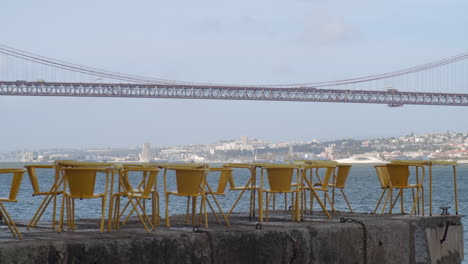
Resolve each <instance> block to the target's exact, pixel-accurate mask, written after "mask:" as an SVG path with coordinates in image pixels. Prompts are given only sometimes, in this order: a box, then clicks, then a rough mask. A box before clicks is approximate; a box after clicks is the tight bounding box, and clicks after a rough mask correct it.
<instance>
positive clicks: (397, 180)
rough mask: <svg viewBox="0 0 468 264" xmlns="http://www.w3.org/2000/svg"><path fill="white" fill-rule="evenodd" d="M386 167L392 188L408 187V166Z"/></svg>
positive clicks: (394, 165)
mask: <svg viewBox="0 0 468 264" xmlns="http://www.w3.org/2000/svg"><path fill="white" fill-rule="evenodd" d="M386 166H387V170H388V175H389V176H390V183H391V185H392V187H397V188H398V187H406V186H408V178H409V175H410V170H409V166H408V165H401V164H387V165H386Z"/></svg>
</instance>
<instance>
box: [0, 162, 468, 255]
mask: <svg viewBox="0 0 468 264" xmlns="http://www.w3.org/2000/svg"><path fill="white" fill-rule="evenodd" d="M23 165H24V164H22V163H0V168H22V167H23ZM373 166H374V164H355V165H353V167H352V168H351V171H350V174H349V177H348V181H347V186H346V189H345V191H346V194H347V196H348V198H349V200H350V202H351V206H352V207H353V210H354V211H356V212H366V213H368V212H371V211H373V209H374V207H375V204H376V202H377V199H378V198H379V196H380V194H381V189H380V185H379V182H378V179H377V176H376V173H375V169H374V167H373ZM37 172H38V177H39V184H40V187H41V190H43V191H46V190H48V188H50V186H51V184H52V181H53V178H54V176H53V175H54V173H53V171H52V170H38V171H37ZM162 175H163V174H162V173H160V174H159V175H158V189H159V193H160V194H161V197H163V193H164V189H163V177H162ZM249 175H250V173H249V172H248V170H246V169H235V171H234V178H235V181H236V184H237V185H241V184H244V183H245V182H246V181H247V179H248V177H249ZM452 175H453V174H452V167H451V166H435V167H434V169H433V186H434V187H433V192H434V194H433V212H434V214H439V213H440V209H439V207H440V206H451V207H452V208H451V209H450V212H451V213H454V212H455V207H454V203H453V176H452ZM2 176H3V177H1V178H0V186H5V185H6V184H10V178H8V177H5V175H2ZM457 176H458V177H457V178H458V193H459V194H458V199H459V214H462V215H464V214H467V212H468V196H467V195H465V194H466V193H467V191H468V164H460V165H459V166H458V168H457ZM174 178H175V177H174V174H173V173H171V172H169V173H168V186H171V187H169V189H171V190H174V189H175V179H174ZM103 179H104V177H98V180H99V181H100V182H98V183H97V184H96V186H97V188H98V189H99V188H103V187H102V186H103V184H102V183H103V182H104V180H103ZM217 179H218V176H217V175H215V174H213V175H210V176H209V179H208V181H209V182H210V185H211V186H212V188H213V189H214V188H216V185H217ZM425 182H426V186H427V182H428V179H427V177H426V180H425ZM31 193H32V188H31V184H30V182H29V178H28V175H27V173H25V175H24V177H23V181H22V184H21V188H20V191H19V194H18V203H16V204H14V203H13V204H12V203H4V204H5V206H6V207H7V209H8V211H9V213H10V214H11V216H12V217H13V219H27V220H29V219H31V218H32V216H33V214H34V212H35V210H36V209H37V208H38V207H39V204H40V202H41V201H42V199H43V198H42V197H41V196H36V197H32V196H31ZM238 193H239V192H237V191H231V192H227V195H226V196H224V197H219V198H218V200H219V202H220V204H221V206H222V207H223V210H225V211H228V210H229V209H230V207H231V205H232V204H233V203H234V201H235V199H236V198H237V195H238ZM7 195H8V194H7V193H6V192H5V190H4V188H0V196H1V197H5V196H7ZM407 195H408V196H407V197H406V198H405V199H406V201H408V202H409V201H410V200H411V197H410V196H409V195H410V192H409V191H408V192H407ZM170 201H171V204H170V214H176V213H179V214H180V213H183V212H184V210H185V206H186V198H179V197H175V196H171V200H170ZM428 201H429V199H428V192H426V204H427V207H426V208H428ZM160 204H161V212H164V210H165V208H164V201H163V200H162V201H161V203H160ZM280 204H281V205H282V203H280ZM407 204H408V205H407V206H409V203H407ZM336 208H337V210H342V211H346V210H347V207H346V204H345V202H344V200H343V199H342V198H341V196H340V195H339V194H338V196H337V201H336ZM100 210H101V208H100V199H99V200H98V199H90V200H81V201H76V217H77V218H99V217H100ZM397 210H399V208H397ZM49 211H50V210H49ZM236 211H244V212H245V211H248V202H247V195H246V196H245V199H242V200H241V202H240V204H239V205H238V206H237V208H236ZM51 213H52V212H51V211H50V212H49V213H45V214H44V216H43V217H42V219H41V220H50V219H51ZM462 222H463V225H464V227H465V234H464V237H465V259H468V235H467V231H466V230H467V228H466V227H467V226H468V220H467V218H465V217H464V218H462Z"/></svg>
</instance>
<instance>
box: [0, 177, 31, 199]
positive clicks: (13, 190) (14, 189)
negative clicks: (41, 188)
mask: <svg viewBox="0 0 468 264" xmlns="http://www.w3.org/2000/svg"><path fill="white" fill-rule="evenodd" d="M24 172H25V170H23V169H0V174H13V177H12V179H11V186H10V192H9V195H8V201H9V202H16V196H17V195H18V191H19V187H20V185H21V180H22V179H23V174H24Z"/></svg>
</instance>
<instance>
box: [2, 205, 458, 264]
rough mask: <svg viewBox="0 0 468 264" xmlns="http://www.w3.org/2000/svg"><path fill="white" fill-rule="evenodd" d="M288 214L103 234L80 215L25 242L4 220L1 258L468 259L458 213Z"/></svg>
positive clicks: (30, 260)
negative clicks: (73, 223)
mask: <svg viewBox="0 0 468 264" xmlns="http://www.w3.org/2000/svg"><path fill="white" fill-rule="evenodd" d="M282 214H283V212H278V213H277V214H276V217H270V222H268V223H264V224H263V225H262V228H261V229H260V230H259V229H257V228H256V224H257V222H254V221H252V222H249V221H247V219H246V218H245V216H242V215H238V216H234V217H232V218H231V221H232V225H233V226H232V227H231V228H226V227H224V226H223V225H218V224H214V223H215V221H211V222H210V228H209V229H207V230H205V229H203V230H201V232H193V230H192V228H191V227H187V226H185V225H183V224H182V221H181V218H177V217H174V218H171V222H172V223H173V224H174V227H172V228H169V229H168V228H165V227H158V228H157V229H156V230H155V231H154V232H152V233H151V234H147V233H146V232H145V231H144V229H143V228H142V227H141V225H140V224H139V223H138V222H136V223H131V224H129V225H126V226H124V227H123V228H122V229H121V230H120V231H113V232H110V233H103V234H99V233H98V232H96V228H97V226H98V224H97V221H95V220H90V221H83V220H79V221H77V230H76V231H74V232H72V231H66V232H63V233H61V234H58V233H57V232H54V231H52V230H50V227H46V226H47V224H46V223H44V227H38V228H35V229H34V230H30V231H26V229H25V228H24V227H21V231H22V233H23V235H24V237H25V239H24V240H23V241H19V240H15V239H12V238H11V234H10V233H9V231H8V229H6V228H5V227H4V225H3V224H1V223H0V227H1V229H2V231H1V232H0V234H1V235H0V263H366V262H365V259H364V257H365V250H364V248H365V247H366V249H367V258H366V261H367V263H461V261H462V258H463V228H462V226H461V222H460V220H461V217H460V216H433V217H409V216H388V215H387V216H378V215H368V214H344V213H342V214H337V215H335V218H334V220H331V221H329V220H326V219H325V218H324V217H323V216H321V215H307V216H306V217H305V219H304V220H305V221H304V222H302V223H291V222H288V221H287V220H285V219H284V218H285V216H284V215H282ZM341 217H345V218H352V219H355V220H359V221H361V222H362V223H363V224H364V225H365V228H366V231H367V235H366V239H365V240H364V232H363V227H362V225H360V224H358V223H355V222H345V223H341V222H340V218H341ZM286 219H289V218H286ZM279 220H281V221H279ZM447 223H448V224H449V228H448V230H447V235H446V240H445V241H444V242H443V243H441V242H440V241H441V240H442V238H443V236H444V231H445V226H446V224H447ZM20 226H21V225H20Z"/></svg>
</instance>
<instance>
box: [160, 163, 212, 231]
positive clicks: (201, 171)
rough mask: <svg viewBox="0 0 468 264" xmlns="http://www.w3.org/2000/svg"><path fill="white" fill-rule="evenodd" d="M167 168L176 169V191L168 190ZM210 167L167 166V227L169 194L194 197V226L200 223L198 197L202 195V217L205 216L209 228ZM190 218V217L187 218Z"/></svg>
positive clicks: (165, 184)
mask: <svg viewBox="0 0 468 264" xmlns="http://www.w3.org/2000/svg"><path fill="white" fill-rule="evenodd" d="M167 170H174V171H175V174H176V186H177V190H176V191H168V190H167ZM207 173H208V168H190V167H165V170H164V194H165V198H166V219H165V220H166V227H170V222H169V195H176V196H185V197H188V198H189V199H192V226H196V225H199V224H200V222H201V221H200V219H199V220H198V223H197V224H196V223H195V218H196V217H195V214H196V204H197V198H198V197H199V196H201V199H202V202H201V205H200V217H201V215H202V214H204V216H205V219H204V220H205V226H206V227H207V228H208V214H207V211H206V194H205V179H206V174H207ZM186 220H188V219H186Z"/></svg>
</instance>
